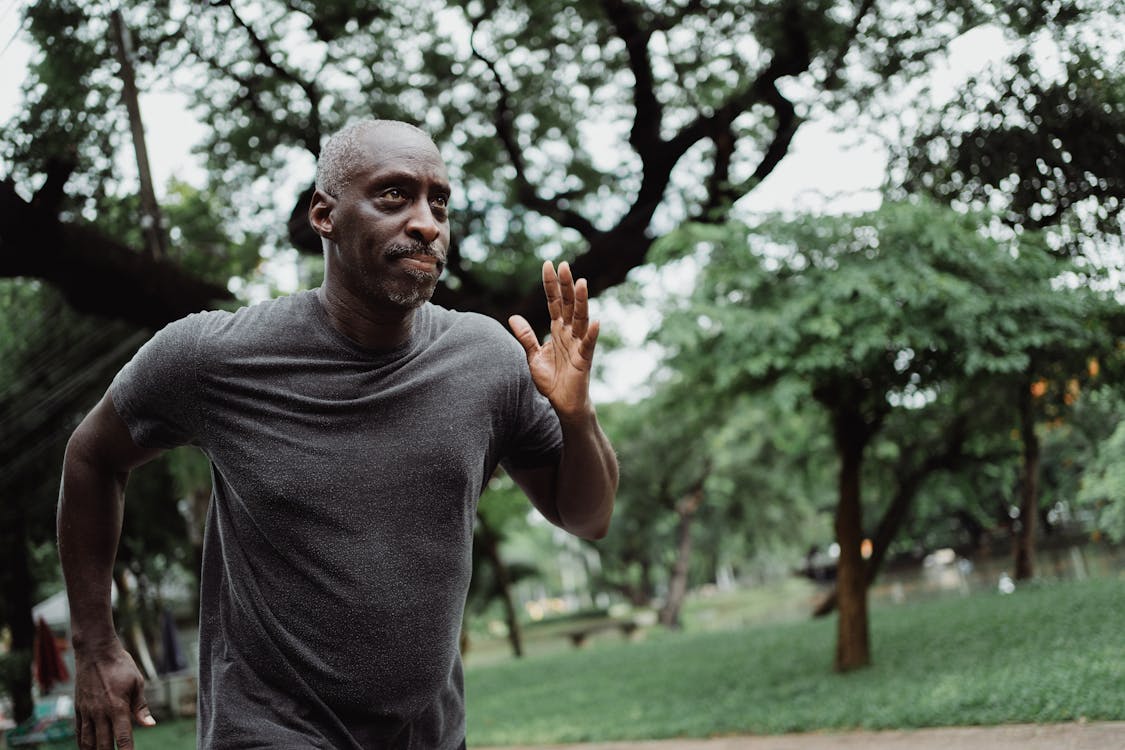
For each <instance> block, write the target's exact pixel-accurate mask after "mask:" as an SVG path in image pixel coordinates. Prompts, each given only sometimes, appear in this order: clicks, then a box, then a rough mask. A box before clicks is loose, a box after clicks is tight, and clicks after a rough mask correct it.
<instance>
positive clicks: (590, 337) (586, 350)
mask: <svg viewBox="0 0 1125 750" xmlns="http://www.w3.org/2000/svg"><path fill="white" fill-rule="evenodd" d="M601 330H602V326H601V323H599V322H598V321H596V320H595V321H593V322H592V323H590V330H589V331H587V332H586V336H585V337H584V338H583V339H582V344H581V345H580V346H579V347H578V353H579V354H580V355H582V358H583V359H585V360H586V361H587V362H589V361H591V360H593V358H594V346H596V345H597V343H598V333H599V332H600V331H601Z"/></svg>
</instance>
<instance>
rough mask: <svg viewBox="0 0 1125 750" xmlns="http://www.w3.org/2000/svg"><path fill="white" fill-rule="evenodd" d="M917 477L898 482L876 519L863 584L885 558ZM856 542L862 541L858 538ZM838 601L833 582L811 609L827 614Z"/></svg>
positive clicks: (869, 581)
mask: <svg viewBox="0 0 1125 750" xmlns="http://www.w3.org/2000/svg"><path fill="white" fill-rule="evenodd" d="M921 479H922V478H921V477H917V478H915V477H911V478H910V479H909V480H908V481H906V482H904V483H903V484H900V485H899V487H898V491H896V492H895V495H894V497H893V498H892V499H891V504H890V505H889V506H887V510H886V511H885V512H884V513H883V517H882V518H881V519H879V527H878V528H877V529H876V530H875V535H874V536H873V537H872V539H871V557H869V558H868V559H867V560H864V561H863V570H864V577H865V580H866V583H865V586H868V587H869V586H871V584H872V583H874V582H875V578H876V577H877V576H878V575H879V571H880V570H882V568H883V563H884V562H885V561H886V559H887V549H888V548H889V547H890V545H891V542H892V541H894V538H895V536H896V535H897V534H898V530H899V529H900V528H902V524H903V523H904V522H905V521H906V518H907V516H908V515H909V514H910V507H911V505H913V503H914V496H915V495H917V494H918V487H919V485H921ZM837 533H838V532H837ZM860 543H861V544H862V540H861V541H860ZM838 603H839V589H838V588H837V587H835V586H834V587H833V588H832V591H831V592H829V594H828V596H826V597H825V598H824V599H823V601H821V602H820V604H818V605H817V606H816V609H814V610H813V617H824V616H825V615H827V614H830V613H831V612H832V611H833V610H835V609H836V606H837V604H838Z"/></svg>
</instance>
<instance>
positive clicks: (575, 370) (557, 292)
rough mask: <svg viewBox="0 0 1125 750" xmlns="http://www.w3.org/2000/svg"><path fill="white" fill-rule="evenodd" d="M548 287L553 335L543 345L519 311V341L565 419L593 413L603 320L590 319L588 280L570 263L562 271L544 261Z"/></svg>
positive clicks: (515, 323)
mask: <svg viewBox="0 0 1125 750" xmlns="http://www.w3.org/2000/svg"><path fill="white" fill-rule="evenodd" d="M543 291H544V292H545V293H546V295H547V311H548V312H549V313H550V314H551V337H550V338H549V339H547V341H546V342H544V343H543V344H542V345H540V343H539V340H538V339H537V338H536V336H535V331H533V330H532V328H531V325H530V324H529V323H528V322H527V320H526V319H525V318H524V317H523V316H520V315H513V316H512V317H510V318H509V319H508V325H509V326H510V327H511V329H512V333H514V334H515V335H516V339H517V340H519V342H520V344H522V345H523V348H524V351H526V352H527V364H528V366H529V367H530V368H531V378H532V380H533V381H534V382H535V386H536V387H537V388H538V389H539V392H540V393H542V394H543V395H544V396H546V397H547V399H548V400H549V401H550V402H551V406H553V407H554V408H555V411H556V412H557V413H558V415H559V418H560V419H580V418H583V417H586V416H588V415H589V414H590V413H591V411H592V409H593V407H592V405H591V403H590V369H591V366H592V364H593V357H594V345H595V344H596V343H597V341H598V329H599V327H598V321H596V320H595V321H591V320H590V317H589V298H590V293H589V290H588V289H587V288H586V280H585V279H579V280H578V281H577V282H575V280H574V276H573V275H572V274H571V272H570V265H569V264H568V263H566V262H565V261H564V262H562V263H560V264H559V270H558V273H555V267H554V265H553V264H552V263H551V261H547V262H545V263H544V264H543Z"/></svg>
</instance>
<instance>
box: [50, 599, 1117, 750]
mask: <svg viewBox="0 0 1125 750" xmlns="http://www.w3.org/2000/svg"><path fill="white" fill-rule="evenodd" d="M751 598H752V597H751ZM700 611H702V610H700ZM1123 613H1125V578H1121V577H1119V578H1118V579H1100V580H1093V581H1086V582H1081V583H1074V582H1069V583H1052V584H1038V585H1033V586H1023V587H1021V588H1020V589H1019V590H1018V591H1017V592H1016V593H1014V594H1011V595H1008V596H1005V595H1001V594H998V593H985V594H975V595H973V596H968V597H955V598H948V599H941V600H934V601H926V602H922V603H917V604H909V605H885V606H879V607H876V608H875V609H873V611H872V613H871V627H872V633H871V636H872V651H873V656H874V665H873V666H872V667H870V668H868V669H864V670H861V671H859V672H856V673H853V674H848V675H836V674H833V673H832V671H831V661H832V653H833V648H834V643H835V620H834V619H833V618H829V619H826V620H820V621H809V620H805V619H801V620H793V621H789V622H785V623H768V624H751V625H745V624H744V625H742V626H740V627H738V628H737V629H734V630H711V629H696V630H692V629H691V627H696V626H704V628H706V625H707V623H704V622H699V621H698V620H699V619H703V620H708V619H709V618H706V617H703V618H700V617H699V615H698V614H697V619H695V620H693V618H689V619H688V623H689V630H688V632H685V633H666V632H663V631H662V630H660V629H658V628H653V629H651V630H650V631H649V632H648V635H647V638H646V639H645V640H644V641H641V642H639V643H629V642H626V641H624V640H623V639H622V638H621V637H620V636H619V635H617V634H612V635H607V636H606V637H604V638H597V639H594V640H593V642H592V644H591V645H590V646H589V647H587V648H585V649H582V650H575V649H573V648H571V647H570V645H569V643H567V642H566V641H565V639H564V638H563V637H562V636H560V635H556V636H555V638H554V640H557V641H558V644H557V645H558V648H556V649H550V650H548V649H544V650H542V651H541V652H534V651H533V652H532V654H531V655H530V656H528V657H526V658H524V659H522V660H518V661H517V660H512V659H507V660H503V661H501V660H498V659H496V658H488V659H485V660H483V663H475V662H474V659H473V657H472V654H470V658H469V660H468V662H467V668H466V694H467V700H468V716H469V718H468V721H469V745H470V746H474V745H476V746H479V745H503V744H515V743H519V744H527V745H538V744H546V743H553V742H584V741H597V740H611V739H643V738H657V737H674V736H695V737H706V736H711V735H722V734H740V733H777V732H795V731H810V730H817V729H835V728H851V727H867V728H904V727H921V726H941V725H971V724H999V723H1008V722H1055V721H1068V720H1074V719H1078V718H1081V717H1086V718H1087V719H1089V720H1091V721H1094V720H1099V719H1101V720H1108V719H1115V720H1121V719H1125V689H1123V686H1125V630H1123V629H1122V622H1123V620H1122V615H1123ZM727 615H729V616H726V615H724V616H722V617H721V621H723V622H730V623H736V624H737V623H740V622H743V623H744V622H754V623H760V622H761V619H760V617H759V616H758V615H755V614H752V615H751V616H750V617H749V618H739V617H736V616H735V615H734V613H733V612H732V613H727ZM710 619H713V618H710ZM693 622H694V623H695V624H693ZM62 746H63V745H59V746H58V747H62ZM65 746H66V747H72V746H73V745H65ZM136 746H137V748H138V749H139V750H190V749H191V748H194V747H195V726H194V723H193V722H192V721H190V720H189V721H178V722H163V723H162V724H161V725H159V726H157V727H156V728H154V729H147V730H141V731H138V733H137V742H136Z"/></svg>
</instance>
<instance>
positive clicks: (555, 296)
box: [543, 260, 562, 321]
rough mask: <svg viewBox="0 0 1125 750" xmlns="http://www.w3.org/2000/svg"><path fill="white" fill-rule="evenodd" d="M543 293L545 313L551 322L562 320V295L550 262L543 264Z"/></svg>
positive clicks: (556, 275)
mask: <svg viewBox="0 0 1125 750" xmlns="http://www.w3.org/2000/svg"><path fill="white" fill-rule="evenodd" d="M543 292H544V293H545V294H546V295H547V312H549V313H550V314H551V320H552V321H555V320H562V293H561V292H560V291H559V277H558V274H556V273H555V267H554V265H552V264H551V261H549V260H548V261H544V262H543Z"/></svg>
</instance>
